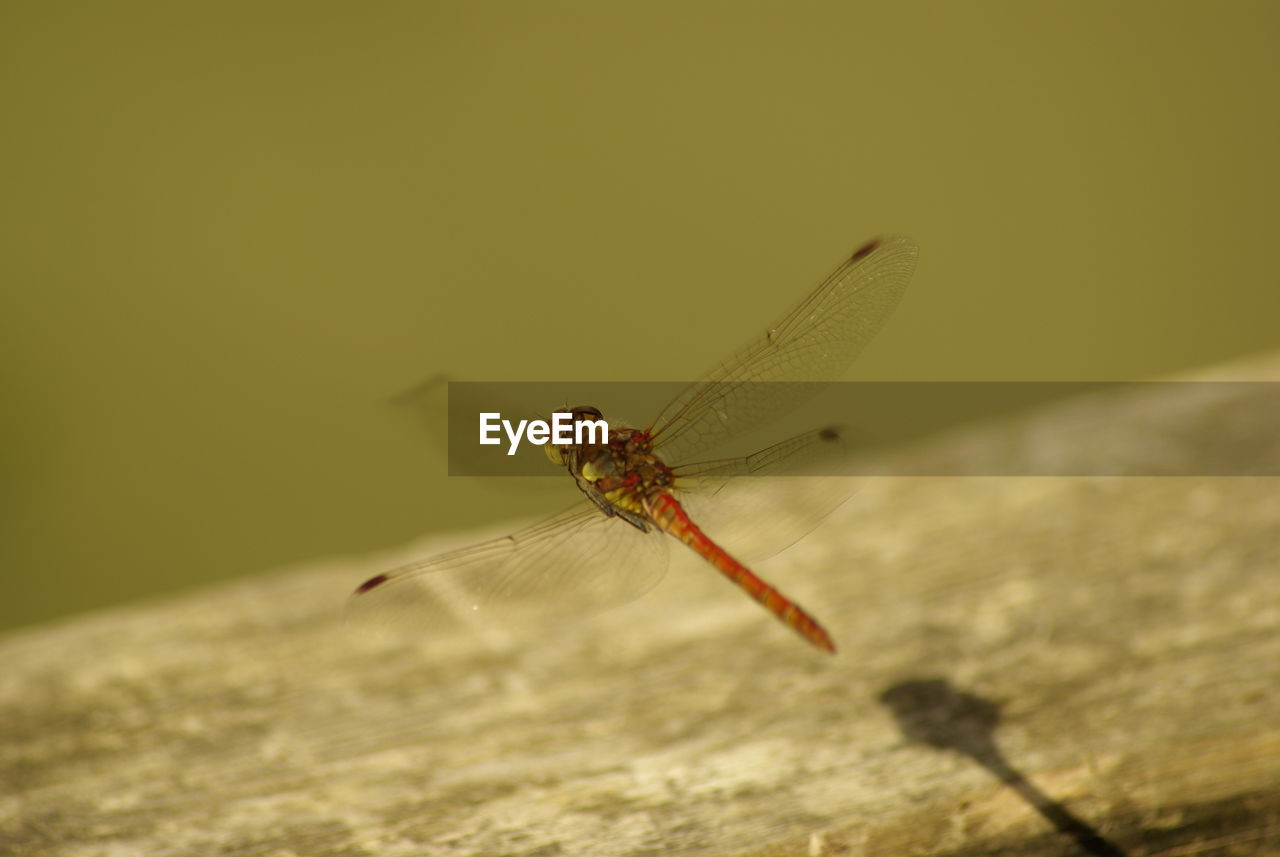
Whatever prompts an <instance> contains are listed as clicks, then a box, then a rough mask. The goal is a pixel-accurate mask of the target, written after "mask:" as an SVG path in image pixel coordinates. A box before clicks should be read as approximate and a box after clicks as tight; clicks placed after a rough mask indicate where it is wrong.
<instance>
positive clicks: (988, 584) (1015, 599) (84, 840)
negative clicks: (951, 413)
mask: <svg viewBox="0 0 1280 857" xmlns="http://www.w3.org/2000/svg"><path fill="white" fill-rule="evenodd" d="M1236 369H1237V371H1235V372H1234V373H1233V374H1234V376H1235V377H1240V376H1241V374H1242V373H1243V374H1252V375H1253V376H1254V377H1280V358H1275V357H1273V358H1271V359H1268V360H1260V361H1257V362H1255V363H1253V364H1251V365H1249V366H1246V367H1236ZM1246 413H1247V409H1246ZM1221 418H1222V417H1221V415H1219V416H1217V417H1214V419H1207V418H1206V420H1205V421H1204V424H1203V426H1202V429H1203V431H1206V432H1212V431H1217V430H1219V429H1221V428H1222V426H1221V422H1220V420H1221ZM1012 425H1013V424H1012V423H1010V424H1005V425H1002V426H1000V427H993V428H991V429H989V430H988V431H992V432H996V431H998V432H1000V433H1001V434H1000V435H999V436H1000V437H1007V436H1008V433H1009V432H1011V431H1014V430H1015V429H1014V428H1011V427H1010V426H1012ZM1072 430H1073V431H1075V430H1076V429H1075V428H1073V429H1072ZM1044 431H1048V432H1049V433H1050V434H1052V432H1053V429H1052V427H1050V428H1048V429H1044ZM991 436H992V435H987V437H991ZM1037 437H1040V438H1041V440H1043V431H1042V432H1041V434H1040V435H1037ZM981 442H982V439H981V437H978V438H976V439H975V438H974V437H972V436H970V437H968V438H966V439H964V440H963V441H961V440H955V441H944V442H943V443H944V444H945V443H964V444H970V446H969V447H966V448H968V449H972V448H973V447H972V444H974V443H978V444H981ZM918 454H929V455H935V456H936V455H944V456H945V455H947V454H948V452H947V448H946V447H945V445H944V447H942V448H941V449H938V448H935V449H933V450H931V451H929V452H927V453H925V452H920V453H918ZM949 454H951V455H952V457H955V456H956V455H958V454H959V453H957V452H956V447H952V448H951V452H950V453H949ZM961 457H963V456H961ZM1277 488H1278V483H1277V481H1276V480H1275V479H1273V478H1223V477H1211V476H1206V477H1188V478H1167V477H1166V478H1011V477H1001V478H963V479H960V478H875V479H866V480H864V482H863V483H862V485H861V488H860V490H859V491H858V492H857V494H856V495H855V496H854V498H853V499H852V500H851V501H850V502H849V503H847V504H846V505H845V506H844V507H842V508H841V509H840V510H839V511H838V512H837V513H836V515H834V516H833V517H832V519H831V520H830V521H828V522H827V523H826V524H825V525H824V526H823V527H822V529H820V530H819V531H818V532H817V533H815V534H814V535H813V536H812V537H810V538H809V539H807V540H805V541H804V542H802V543H800V544H799V545H797V546H796V547H795V548H793V549H791V550H790V551H787V552H786V553H784V554H782V555H781V556H779V557H777V558H775V559H774V560H772V561H771V562H769V563H765V564H763V565H760V566H759V567H758V570H759V571H760V572H761V573H762V574H764V575H765V576H767V577H769V578H770V579H771V580H773V581H774V582H776V583H777V584H779V585H780V586H782V587H784V589H786V591H788V592H789V593H791V594H792V595H794V596H795V597H797V598H798V599H799V600H800V601H801V603H803V604H805V605H806V606H808V607H810V608H811V609H812V610H813V611H814V612H815V613H817V614H818V615H819V616H820V617H821V618H822V619H823V620H824V621H825V622H826V623H827V624H828V626H829V627H830V628H831V629H832V632H833V634H834V635H835V637H836V639H837V643H838V644H839V646H840V654H839V655H838V656H837V657H834V658H831V657H828V656H825V655H823V654H821V653H818V652H816V651H814V650H813V649H811V648H810V647H807V646H805V645H804V644H803V643H802V642H800V641H798V640H797V639H795V638H794V636H793V635H792V634H791V633H790V632H789V631H787V630H786V629H785V628H782V627H780V626H778V624H777V623H776V622H774V621H773V620H772V619H771V618H770V617H768V616H767V615H765V614H764V613H763V612H762V611H760V609H759V608H758V607H756V606H755V605H753V604H751V603H750V602H749V601H748V600H747V599H745V598H744V597H742V595H741V594H740V593H737V592H735V591H734V590H732V589H731V588H730V587H728V586H726V585H725V584H724V583H723V582H722V581H720V580H718V579H717V576H716V575H715V574H714V573H711V572H709V571H708V570H707V569H704V568H701V567H700V566H698V565H697V564H696V563H694V562H687V563H681V564H679V565H677V566H675V567H674V568H673V569H672V571H671V572H670V573H669V575H668V579H667V581H666V582H665V583H664V585H663V586H662V587H660V588H659V589H658V590H657V591H656V592H655V593H653V594H651V595H650V596H648V597H646V598H644V599H642V600H640V601H637V602H634V603H632V604H629V605H627V606H625V607H623V608H620V609H618V610H614V611H610V612H606V613H603V614H599V615H597V616H595V617H594V618H592V619H590V620H587V621H583V622H578V623H558V624H557V625H555V626H552V627H549V628H544V629H542V630H541V632H540V633H537V634H535V635H532V636H530V635H527V634H525V635H522V634H521V632H520V631H518V630H515V629H511V628H503V627H498V628H490V629H488V630H489V633H486V634H480V635H477V634H474V633H470V632H466V631H457V632H447V633H446V632H443V631H438V630H433V629H418V630H417V631H415V632H412V633H406V634H400V635H396V634H392V635H390V636H378V635H368V634H364V633H361V632H359V630H358V629H352V628H348V627H345V626H344V625H343V624H342V621H341V609H342V604H343V600H344V598H345V596H346V594H347V592H348V591H349V590H350V589H351V588H352V587H353V586H354V585H355V584H356V583H358V582H359V581H360V580H361V579H363V577H365V576H367V575H368V574H370V573H373V572H375V571H378V570H381V569H383V568H385V567H386V566H388V565H390V564H392V563H394V562H396V561H398V560H399V559H401V558H403V556H385V557H374V558H366V559H361V560H359V561H351V562H332V563H326V564H319V565H316V566H314V567H310V568H305V569H301V570H294V571H289V572H281V573H277V574H270V575H263V576H260V577H256V578H253V579H249V580H245V581H242V582H239V583H236V584H233V585H225V586H219V587H214V588H210V589H207V590H204V591H198V592H192V593H189V594H186V595H182V596H179V597H175V598H169V599H164V600H159V601H156V602H153V603H145V604H138V605H134V606H130V607H126V608H123V609H117V610H112V611H107V612H101V613H97V614H93V615H87V616H82V617H77V618H75V619H72V620H70V621H67V622H64V623H61V624H58V625H51V626H45V627H38V628H32V629H28V630H24V631H22V632H19V633H13V634H10V635H8V636H7V637H5V638H4V639H3V640H0V654H2V656H3V661H4V663H5V665H6V666H5V670H4V672H3V675H2V676H0V725H2V726H3V734H4V741H3V745H2V747H0V776H3V783H4V789H3V797H2V798H0V852H3V853H6V854H23V855H28V854H50V855H77V857H79V855H90V854H95V855H96V854H104V855H133V854H145V855H168V854H175V855H176V854H200V855H208V854H247V855H249V854H251V855H291V854H297V855H417V854H449V855H453V854H457V855H463V854H466V855H558V854H566V855H593V857H609V855H650V854H652V855H658V854H691V855H761V857H763V855H856V854H868V855H882V854H883V855H916V854H919V855H924V854H954V855H961V854H965V855H967V854H1010V855H1013V854H1019V855H1021V854H1027V855H1031V854H1036V855H1044V854H1050V855H1052V854H1063V855H1066V854H1081V853H1094V854H1118V853H1127V854H1134V855H1137V854H1161V855H1170V857H1172V855H1191V854H1195V855H1204V854H1215V855H1225V854H1241V855H1243V854H1263V853H1280V635H1278V634H1277V629H1278V627H1280V576H1278V575H1280V490H1277ZM476 535H478V534H474V533H473V534H462V535H459V536H458V537H457V538H456V539H453V540H449V542H448V544H446V543H445V541H442V540H438V541H436V542H433V543H431V544H422V545H417V546H414V547H413V548H412V549H411V550H409V551H406V552H405V553H406V554H411V555H416V554H419V553H425V552H430V551H431V550H434V549H437V548H440V547H445V546H449V545H451V544H458V543H462V542H465V541H468V540H470V539H471V538H472V537H474V536H476Z"/></svg>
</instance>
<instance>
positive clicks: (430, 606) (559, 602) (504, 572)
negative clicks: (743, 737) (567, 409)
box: [348, 504, 668, 630]
mask: <svg viewBox="0 0 1280 857" xmlns="http://www.w3.org/2000/svg"><path fill="white" fill-rule="evenodd" d="M667 556H668V554H667V545H666V540H665V539H663V538H661V534H660V533H653V532H651V533H642V532H641V531H640V530H638V529H636V528H635V527H633V526H631V525H630V524H627V523H626V522H624V521H622V520H620V519H617V518H609V517H606V516H605V515H603V514H602V513H601V512H600V511H599V510H598V509H597V508H595V507H594V506H585V505H581V504H579V505H576V506H574V508H572V509H570V510H568V511H566V512H563V513H561V514H559V515H557V516H555V517H553V518H551V519H549V520H546V521H543V522H541V523H539V524H535V525H533V526H530V527H526V528H525V529H523V530H520V531H518V532H515V533H512V534H511V535H509V536H504V537H502V538H499V539H492V540H490V541H487V542H481V543H479V544H476V545H472V546H470V547H466V548H462V549H460V550H455V551H450V552H448V553H445V554H441V555H439V556H435V557H432V558H430V559H426V560H423V561H421V562H415V563H411V564H409V565H405V566H402V567H400V568H397V569H395V570H393V571H389V572H385V573H383V574H379V575H377V576H375V577H373V578H370V579H369V580H368V581H366V582H365V583H363V584H362V585H361V586H360V587H359V588H358V589H357V590H356V592H355V594H354V595H352V597H351V599H350V602H349V605H348V613H349V615H350V616H351V617H352V618H354V619H355V620H357V621H361V622H374V623H377V624H392V625H395V626H399V627H405V626H410V627H415V628H422V629H424V630H430V629H431V628H433V627H436V626H457V625H468V626H473V627H474V626H480V627H484V626H493V625H494V623H496V622H502V623H503V624H504V625H506V624H511V623H514V624H518V625H524V624H539V623H543V622H547V621H551V620H553V619H554V618H557V617H558V618H561V619H563V618H565V617H566V616H567V615H568V614H570V613H572V614H588V613H591V612H594V611H595V610H600V609H603V608H605V607H608V606H611V605H616V604H620V603H623V602H625V601H628V600H630V599H633V598H636V597H639V596H640V595H642V594H644V593H645V592H647V591H648V590H649V589H651V588H652V587H653V586H654V585H655V584H656V583H657V582H658V581H659V580H660V579H661V578H662V575H663V572H664V571H665V570H666V565H667Z"/></svg>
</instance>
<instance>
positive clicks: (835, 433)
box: [818, 426, 840, 441]
mask: <svg viewBox="0 0 1280 857" xmlns="http://www.w3.org/2000/svg"><path fill="white" fill-rule="evenodd" d="M818 439H819V440H827V441H831V440H839V439H840V427H839V426H827V427H826V428H824V429H821V430H819V432H818Z"/></svg>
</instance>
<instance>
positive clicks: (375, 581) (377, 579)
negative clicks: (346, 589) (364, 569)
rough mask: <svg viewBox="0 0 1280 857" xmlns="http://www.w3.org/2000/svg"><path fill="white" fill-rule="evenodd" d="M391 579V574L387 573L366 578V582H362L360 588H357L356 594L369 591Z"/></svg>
mask: <svg viewBox="0 0 1280 857" xmlns="http://www.w3.org/2000/svg"><path fill="white" fill-rule="evenodd" d="M389 579H390V575H386V574H379V575H376V576H374V577H371V578H369V579H368V580H366V581H365V582H364V583H362V584H360V586H359V588H357V589H356V591H355V594H356V595H363V594H364V593H366V592H368V591H369V590H370V589H377V588H378V587H379V586H381V585H382V584H384V583H386V582H387V581H388V580H389Z"/></svg>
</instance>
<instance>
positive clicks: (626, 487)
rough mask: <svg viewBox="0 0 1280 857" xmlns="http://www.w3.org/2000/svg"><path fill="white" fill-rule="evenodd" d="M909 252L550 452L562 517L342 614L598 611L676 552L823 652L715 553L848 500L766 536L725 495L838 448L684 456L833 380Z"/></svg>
mask: <svg viewBox="0 0 1280 857" xmlns="http://www.w3.org/2000/svg"><path fill="white" fill-rule="evenodd" d="M917 256H918V248H917V246H916V244H915V242H913V241H912V240H911V239H909V238H905V237H902V236H886V237H880V238H876V239H873V240H871V241H869V242H867V243H865V244H864V245H862V246H861V247H860V248H858V249H857V250H856V251H855V252H854V253H853V254H851V255H850V256H848V257H846V258H845V259H844V261H842V262H841V263H840V264H839V265H838V266H836V268H835V269H834V270H833V271H831V273H830V274H829V275H828V276H827V277H826V278H824V279H823V280H822V281H821V282H820V283H819V285H818V286H817V287H816V288H815V289H814V290H813V291H812V292H811V293H810V294H809V295H808V296H807V297H805V298H804V299H803V300H802V301H801V302H800V303H799V304H798V305H797V306H796V307H795V308H794V309H792V310H791V311H790V312H789V313H787V314H786V315H785V316H784V317H783V318H782V319H781V320H780V321H779V322H778V323H777V324H775V325H773V326H771V327H769V328H767V329H766V330H765V332H764V335H763V336H758V337H757V338H756V339H755V340H754V341H752V342H751V343H750V344H748V345H747V346H746V347H745V348H744V349H742V350H741V351H739V352H738V353H736V354H735V355H733V356H732V357H731V358H730V359H729V360H727V361H725V362H724V363H722V364H720V365H719V366H718V367H716V368H715V369H713V370H712V371H711V372H709V373H707V374H706V375H705V376H704V377H703V378H702V379H701V380H699V381H697V382H695V383H693V384H691V385H689V386H688V387H686V388H685V389H684V390H683V391H682V392H681V393H680V394H679V395H677V396H676V397H675V399H674V400H673V401H671V402H670V403H669V404H668V405H667V406H666V407H665V408H663V409H662V410H661V411H660V412H659V414H658V416H657V417H656V418H654V419H653V420H652V421H651V422H650V423H649V424H648V426H646V427H644V428H632V427H627V426H622V425H615V424H614V423H612V422H610V423H609V428H610V430H609V433H608V437H607V438H603V439H601V438H596V442H594V443H592V442H587V443H583V444H581V445H578V444H573V443H570V444H565V445H556V444H554V443H548V444H547V445H546V446H545V451H546V453H547V456H548V458H550V459H551V460H552V462H553V463H555V464H556V465H558V466H561V467H564V468H565V469H566V470H567V471H568V473H569V475H570V476H571V477H572V478H573V481H574V483H575V484H576V485H577V487H578V489H579V490H580V491H581V493H582V494H583V498H582V499H581V500H580V501H579V502H578V503H577V504H575V506H573V507H572V508H570V509H568V510H566V511H564V512H562V513H561V514H559V515H556V516H554V517H552V518H550V519H548V520H545V521H543V522H541V523H538V524H534V525H533V526H530V527H526V528H524V529H522V530H519V531H517V532H514V533H511V534H510V535H507V536H504V537H502V538H498V539H492V540H490V541H485V542H481V543H479V544H475V545H472V546H470V547H465V548H462V549H459V550H454V551H450V552H447V553H444V554H441V555H439V556H435V557H431V558H428V559H425V560H422V561H418V562H414V563H410V564H408V565H405V566H402V567H400V568H397V569H394V570H392V571H388V572H384V573H382V574H378V575H375V576H374V577H372V578H370V579H368V580H366V581H365V582H364V583H362V584H361V585H360V586H359V587H358V588H357V589H356V591H355V593H354V594H353V595H352V596H351V601H350V609H351V611H352V612H354V613H362V612H373V613H374V614H375V615H382V614H384V613H391V612H397V613H398V612H405V611H407V612H408V614H409V615H410V616H411V617H416V616H421V617H425V616H428V615H435V616H451V617H453V618H458V617H464V618H465V617H466V616H467V615H468V614H471V615H477V616H485V615H488V616H494V617H497V616H501V615H504V608H508V607H511V606H513V605H524V606H525V607H526V609H528V607H529V605H531V604H532V605H534V607H533V609H534V610H535V611H536V610H539V609H541V608H540V607H538V606H537V605H543V606H547V605H557V604H574V605H594V606H595V607H599V606H601V605H609V604H613V603H617V602H620V601H624V600H629V599H630V598H634V597H637V596H638V595H640V594H643V593H644V592H646V591H648V589H650V588H651V587H652V586H653V585H654V584H655V583H656V582H657V581H658V580H659V579H660V578H661V577H662V574H663V571H664V570H665V568H666V561H667V554H668V552H667V550H666V546H667V545H668V544H673V543H674V542H680V543H682V544H684V545H685V546H686V547H688V548H689V549H690V550H692V551H693V553H694V554H696V555H697V556H699V557H701V558H702V559H703V560H705V561H706V563H707V564H709V565H710V566H711V567H712V568H714V569H715V570H716V571H718V572H720V573H721V574H722V575H724V577H726V578H727V579H728V580H729V581H730V582H732V583H733V584H735V585H736V586H738V587H739V588H740V589H741V590H742V591H743V592H745V593H746V594H747V595H748V596H749V597H751V598H752V599H753V600H755V601H756V602H758V603H759V604H760V605H761V606H762V607H764V609H765V610H767V611H768V612H769V613H771V614H772V615H773V616H774V617H776V618H777V619H778V620H779V621H780V622H782V624H783V625H785V626H786V627H788V628H790V629H792V630H793V631H795V632H796V633H797V634H799V635H800V637H802V638H803V639H804V640H805V641H807V642H808V643H810V644H812V645H813V646H815V647H816V648H818V649H820V650H822V651H824V652H829V653H832V654H834V653H835V651H836V645H835V642H834V641H833V640H832V637H831V635H830V634H829V633H828V632H827V630H826V629H825V628H824V627H823V626H822V625H821V623H819V621H818V620H817V619H816V618H814V616H813V615H812V614H810V613H809V612H808V611H806V610H805V609H804V608H802V607H801V606H800V605H799V604H797V603H796V602H795V601H793V600H792V599H790V598H788V597H787V596H786V595H784V594H783V593H782V592H781V591H780V590H779V589H778V588H776V587H775V586H773V585H771V584H770V583H768V582H766V581H765V580H764V579H763V578H761V577H760V576H759V575H757V574H756V573H755V572H753V571H752V570H751V569H750V568H749V567H748V566H747V565H746V564H745V563H744V562H743V561H742V560H740V559H739V558H738V555H739V554H740V551H739V550H738V548H737V547H735V548H734V553H730V551H729V550H728V549H726V547H723V546H722V544H729V545H731V546H733V545H735V544H737V543H743V544H745V542H746V541H747V540H748V539H746V538H745V536H748V535H750V536H761V535H762V534H763V535H764V539H763V541H764V542H766V543H767V542H768V540H769V536H768V534H769V533H770V532H771V531H776V532H773V533H772V535H773V541H774V545H773V546H774V547H776V546H777V545H778V544H779V543H781V544H783V546H785V544H787V543H790V542H793V541H795V540H796V538H798V537H799V536H802V535H803V534H804V532H807V531H808V530H810V529H812V528H813V527H814V526H816V525H817V523H818V522H820V521H821V519H822V518H823V517H825V515H826V514H827V513H829V512H830V511H831V510H832V509H833V508H834V506H835V505H838V504H839V502H841V501H842V500H843V499H844V498H845V497H847V496H848V494H847V491H846V492H844V493H841V492H840V491H836V492H834V493H824V492H820V491H808V492H804V493H803V494H802V495H801V496H799V497H796V498H793V499H792V500H791V503H792V504H793V505H799V506H803V505H806V501H812V502H811V503H809V505H812V506H814V507H815V508H813V509H808V510H805V513H803V514H797V515H794V516H792V517H793V519H794V523H792V524H787V525H779V526H774V527H771V525H772V524H776V523H778V522H779V521H781V520H783V519H786V518H787V516H786V514H785V512H786V511H788V510H786V509H783V508H780V506H781V505H783V504H781V503H778V504H771V503H770V502H769V501H768V500H766V501H765V502H764V503H763V506H764V508H763V510H762V511H761V512H760V513H759V514H757V515H754V516H749V515H747V514H744V513H743V512H742V504H741V502H735V497H738V498H741V497H742V496H747V495H749V494H750V493H752V492H743V491H741V490H739V491H736V492H735V490H734V488H733V486H738V487H739V488H741V487H742V486H744V485H745V483H751V482H755V481H756V480H752V479H743V478H742V477H747V476H760V475H769V474H772V473H785V472H786V470H787V467H788V466H791V465H793V464H794V463H795V462H796V461H799V460H804V459H805V458H806V456H809V455H811V454H813V453H814V452H815V451H820V450H823V449H825V448H828V447H830V446H832V445H836V446H838V442H839V432H838V430H835V429H831V428H826V429H820V430H817V431H813V432H809V433H806V434H803V435H799V436H797V437H793V438H790V439H788V440H785V441H782V442H781V443H776V444H774V445H772V446H769V447H767V448H765V449H762V450H760V451H759V452H757V453H754V454H752V455H748V456H745V457H740V458H729V459H713V460H706V461H699V460H698V459H697V456H698V454H699V453H705V452H706V451H707V450H709V449H713V448H715V447H717V446H719V445H722V444H724V443H726V442H728V441H731V440H732V439H734V438H735V437H738V436H740V435H742V434H745V433H748V432H751V431H754V430H755V429H757V428H759V427H760V426H761V425H763V424H764V423H766V422H768V421H769V420H770V419H771V418H774V417H777V416H780V415H782V414H784V413H786V412H788V411H789V410H790V409H791V408H793V407H795V406H797V405H798V404H799V403H800V402H801V401H802V400H804V399H805V398H808V397H810V396H812V395H814V393H815V392H816V390H817V389H818V386H817V385H815V384H814V383H799V382H829V381H834V380H836V379H838V378H839V377H840V376H841V374H843V373H844V372H845V371H846V370H847V369H848V367H849V365H850V364H851V363H852V362H853V361H854V359H855V358H856V357H857V355H858V354H859V353H860V352H861V351H862V349H863V348H864V347H865V346H866V344H867V343H868V342H869V341H870V340H871V339H872V338H873V337H874V336H875V335H876V334H877V333H878V332H879V330H880V329H881V328H882V327H883V326H884V324H885V322H886V320H887V319H888V317H889V316H890V315H891V314H892V312H893V311H894V309H895V308H896V307H897V305H898V303H899V302H900V301H901V299H902V295H903V293H904V291H905V290H906V287H907V284H908V282H909V281H910V279H911V275H912V273H913V272H914V270H915V263H916V258H917ZM557 413H567V414H568V415H569V418H570V419H572V420H573V421H578V420H585V419H590V420H599V419H602V418H603V415H602V414H601V412H600V411H599V410H598V409H597V408H595V407H592V406H589V405H584V406H579V407H575V408H569V409H565V410H562V411H558V412H557ZM754 493H756V494H758V492H754ZM832 497H835V498H836V499H834V500H832V499H831V498H832ZM757 505H760V504H757ZM788 520H790V519H788ZM717 522H718V523H717ZM797 533H798V535H797ZM734 534H736V537H737V541H736V542H735V540H734V537H733V536H734ZM768 549H769V548H766V550H768ZM575 609H578V608H575Z"/></svg>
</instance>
